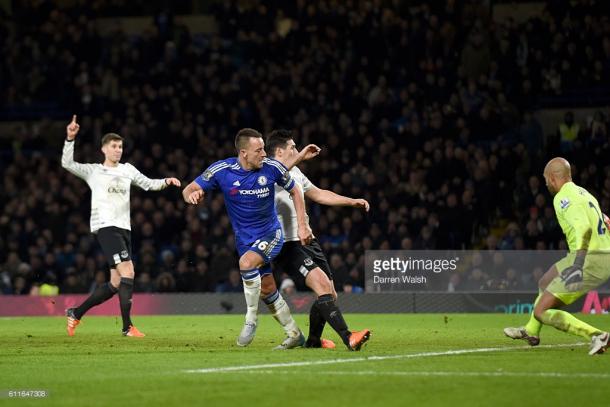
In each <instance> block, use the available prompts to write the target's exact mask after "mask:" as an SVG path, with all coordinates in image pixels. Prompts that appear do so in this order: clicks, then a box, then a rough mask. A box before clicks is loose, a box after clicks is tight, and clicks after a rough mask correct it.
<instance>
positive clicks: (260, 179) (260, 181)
mask: <svg viewBox="0 0 610 407" xmlns="http://www.w3.org/2000/svg"><path fill="white" fill-rule="evenodd" d="M258 185H267V177H265V176H264V175H261V176H260V177H258Z"/></svg>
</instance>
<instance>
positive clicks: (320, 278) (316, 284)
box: [306, 267, 333, 295]
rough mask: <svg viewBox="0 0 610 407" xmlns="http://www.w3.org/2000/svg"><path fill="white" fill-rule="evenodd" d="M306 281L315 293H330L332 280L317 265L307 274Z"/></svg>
mask: <svg viewBox="0 0 610 407" xmlns="http://www.w3.org/2000/svg"><path fill="white" fill-rule="evenodd" d="M306 282H307V283H308V284H307V285H308V286H309V288H311V289H312V290H313V291H314V292H315V293H316V294H317V295H324V294H332V293H333V287H332V282H331V281H330V279H329V278H328V276H327V275H326V274H325V273H324V272H323V271H322V269H320V268H319V267H317V268H315V269H313V270H311V271H310V272H309V274H308V275H307V279H306Z"/></svg>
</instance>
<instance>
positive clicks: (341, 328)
mask: <svg viewBox="0 0 610 407" xmlns="http://www.w3.org/2000/svg"><path fill="white" fill-rule="evenodd" d="M316 303H317V306H318V310H319V312H320V314H321V315H322V316H323V318H324V319H325V320H326V322H328V323H329V324H330V326H332V327H333V329H334V330H335V331H337V333H338V334H339V336H340V337H341V339H343V343H345V344H346V345H348V346H349V337H350V335H351V332H350V331H349V330H348V329H347V324H346V323H345V320H344V319H343V315H342V314H341V311H340V310H339V308H338V307H337V304H336V303H335V299H334V298H333V296H332V294H324V295H321V296H319V297H318V299H317V300H316Z"/></svg>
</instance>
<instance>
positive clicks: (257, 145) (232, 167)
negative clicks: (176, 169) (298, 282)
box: [182, 128, 320, 349]
mask: <svg viewBox="0 0 610 407" xmlns="http://www.w3.org/2000/svg"><path fill="white" fill-rule="evenodd" d="M235 148H236V149H237V151H238V157H233V158H228V159H225V160H220V161H217V162H215V163H214V164H212V165H210V166H209V167H208V168H207V169H206V170H205V171H204V172H203V174H201V175H200V176H199V177H197V178H196V179H195V180H194V181H193V182H191V183H190V184H189V185H188V186H187V187H186V188H185V189H184V190H183V191H182V196H183V198H184V200H185V201H186V202H187V203H189V204H192V205H197V204H199V203H200V202H202V200H203V197H204V195H205V193H206V192H207V193H209V192H212V191H215V190H220V191H222V193H223V194H224V199H225V205H226V207H227V213H228V215H229V218H230V219H231V224H232V226H233V230H234V231H235V240H236V247H237V252H238V254H239V270H240V273H241V276H242V280H243V282H244V295H245V297H246V306H247V312H246V320H245V323H244V327H243V329H242V330H241V333H240V334H239V337H238V338H237V344H238V345H239V346H247V345H249V344H250V343H251V342H252V340H253V339H254V336H255V334H256V324H257V314H258V303H259V299H260V293H261V276H262V275H265V274H271V266H270V263H271V261H272V260H273V259H274V258H275V257H276V256H277V255H278V253H279V252H280V250H281V248H282V244H283V242H284V236H283V233H282V227H281V225H280V223H279V221H278V217H277V213H276V210H275V202H274V200H275V186H274V184H278V185H279V186H281V187H282V188H284V189H285V190H286V191H288V192H289V193H290V195H291V197H292V199H293V201H294V206H295V209H296V212H297V221H298V237H299V239H300V241H301V243H302V244H308V243H309V242H310V241H311V240H312V238H313V235H312V232H311V228H310V227H309V225H308V223H307V221H306V218H305V202H304V200H303V194H302V193H301V192H300V187H299V185H298V184H296V183H295V182H294V180H293V179H292V178H291V176H290V172H289V171H288V169H287V168H286V167H285V166H284V165H283V164H281V163H279V162H278V161H276V160H273V159H268V158H266V156H267V155H266V153H265V144H264V142H263V137H262V135H261V134H260V133H259V132H258V131H256V130H254V129H248V128H246V129H242V130H240V131H239V132H238V133H237V136H236V137H235ZM319 151H320V149H319V148H318V147H317V146H315V145H309V146H307V147H306V148H304V149H303V151H302V152H301V153H300V154H299V155H298V156H297V157H295V159H294V161H293V162H290V163H288V164H289V166H294V165H296V164H297V163H299V162H300V161H302V160H304V159H309V158H311V157H313V156H315V155H317V154H318V153H319ZM269 308H270V310H271V312H272V314H273V316H274V317H275V318H276V319H277V320H278V322H280V324H281V325H282V326H283V327H284V330H285V332H286V340H285V341H284V342H283V343H282V345H280V346H279V347H278V349H290V348H294V347H296V346H301V345H303V343H304V342H305V338H304V336H303V334H302V333H301V330H300V329H299V328H298V326H297V325H296V322H294V319H293V318H292V316H291V315H290V310H289V308H288V304H286V301H284V299H283V298H282V296H281V295H280V296H278V298H277V299H275V300H274V302H273V304H271V305H270V307H269Z"/></svg>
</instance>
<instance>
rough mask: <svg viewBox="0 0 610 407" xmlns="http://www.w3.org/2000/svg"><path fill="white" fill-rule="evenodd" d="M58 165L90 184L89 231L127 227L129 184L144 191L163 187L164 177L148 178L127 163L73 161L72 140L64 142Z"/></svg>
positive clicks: (129, 223) (128, 219)
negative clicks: (106, 164)
mask: <svg viewBox="0 0 610 407" xmlns="http://www.w3.org/2000/svg"><path fill="white" fill-rule="evenodd" d="M61 166H62V167H64V168H65V169H66V170H68V171H70V172H71V173H72V174H74V175H76V176H77V177H79V178H82V179H83V180H85V181H86V182H87V184H88V185H89V188H91V220H90V226H91V232H92V233H96V232H97V231H98V230H99V229H101V228H105V227H109V226H116V227H117V228H121V229H126V230H131V221H130V215H129V213H130V200H129V192H130V189H131V184H135V185H137V186H138V187H140V188H142V189H144V190H146V191H148V190H149V189H150V190H153V191H159V190H161V189H164V188H165V187H167V184H166V183H165V179H150V178H147V177H146V176H144V175H143V174H142V173H141V172H140V171H138V170H137V169H136V167H134V166H133V165H131V164H119V165H118V166H116V167H106V166H104V165H102V164H81V163H77V162H75V161H74V141H66V142H65V143H64V149H63V154H62V156H61Z"/></svg>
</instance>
